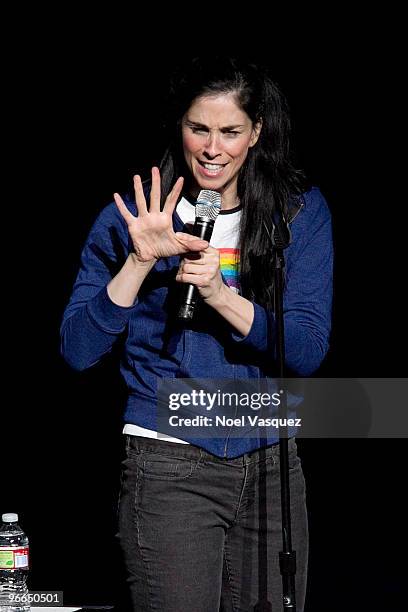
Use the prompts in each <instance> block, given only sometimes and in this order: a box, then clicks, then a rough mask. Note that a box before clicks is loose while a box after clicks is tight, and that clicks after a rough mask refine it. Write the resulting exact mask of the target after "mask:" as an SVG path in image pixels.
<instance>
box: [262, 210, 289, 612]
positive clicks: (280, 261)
mask: <svg viewBox="0 0 408 612" xmlns="http://www.w3.org/2000/svg"><path fill="white" fill-rule="evenodd" d="M264 228H265V231H266V233H267V235H268V236H269V239H270V241H271V243H272V245H273V251H274V255H273V260H272V265H273V269H274V307H275V330H276V332H275V333H276V358H277V363H278V380H279V390H280V391H281V403H280V408H279V417H280V419H286V417H287V401H286V399H287V397H286V390H285V385H284V381H283V379H284V368H285V329H284V319H283V271H284V267H285V258H284V255H283V249H285V248H286V247H287V246H289V244H290V242H291V235H290V230H289V227H288V225H287V224H286V222H284V220H283V217H282V218H280V217H279V216H278V213H275V218H274V225H273V232H272V235H271V233H270V231H269V229H268V227H267V225H266V224H264ZM282 391H283V392H282ZM279 454H280V483H281V516H282V547H283V550H282V551H280V552H279V567H280V573H281V576H282V606H283V610H290V611H291V612H296V592H295V574H296V551H294V550H292V529H291V515H290V484H289V452H288V435H287V427H280V428H279ZM264 457H265V449H264V448H262V447H261V449H260V458H261V459H262V458H264ZM264 464H265V462H264V461H260V465H264ZM258 510H259V527H260V528H259V549H258V559H259V566H260V570H261V561H262V566H263V567H264V568H266V567H267V538H266V533H267V530H266V522H267V518H265V517H266V510H267V508H266V469H260V471H259V506H258ZM263 525H264V527H265V528H263V529H261V527H262V526H263ZM261 573H262V574H263V576H261ZM266 581H267V572H261V571H259V595H260V597H259V600H258V603H257V604H256V605H255V607H254V612H272V605H271V603H270V602H269V601H268V599H267V583H266Z"/></svg>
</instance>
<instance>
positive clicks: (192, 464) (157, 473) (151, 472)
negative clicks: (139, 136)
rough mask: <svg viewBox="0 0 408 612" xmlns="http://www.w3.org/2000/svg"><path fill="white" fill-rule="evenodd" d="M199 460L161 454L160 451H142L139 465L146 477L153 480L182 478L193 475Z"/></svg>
mask: <svg viewBox="0 0 408 612" xmlns="http://www.w3.org/2000/svg"><path fill="white" fill-rule="evenodd" d="M198 463H199V460H194V461H193V460H191V459H186V458H182V457H172V456H166V455H160V454H158V453H147V452H146V453H142V454H141V456H140V457H139V467H140V468H141V470H142V471H143V475H144V477H145V478H149V479H152V480H181V479H183V478H188V477H189V476H191V474H192V473H193V471H194V470H195V468H196V467H197V466H198Z"/></svg>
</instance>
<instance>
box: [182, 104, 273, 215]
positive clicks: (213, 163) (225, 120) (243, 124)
mask: <svg viewBox="0 0 408 612" xmlns="http://www.w3.org/2000/svg"><path fill="white" fill-rule="evenodd" d="M260 128H261V125H260V124H256V125H253V123H252V121H251V119H250V118H249V117H248V115H247V114H246V113H245V112H244V111H243V110H242V109H240V108H239V107H238V106H237V103H236V102H235V98H234V94H232V93H228V94H219V95H216V96H202V97H200V98H196V100H194V102H193V103H192V105H191V106H190V108H189V109H188V111H187V112H186V114H185V115H184V117H183V120H182V136H183V151H184V158H185V160H186V163H187V166H188V168H189V169H190V172H191V174H192V176H193V179H194V183H195V185H194V186H195V187H197V188H199V189H211V190H214V191H219V192H220V193H221V195H222V208H233V207H234V206H236V205H237V181H238V173H239V170H240V168H241V166H242V164H243V163H244V161H245V158H246V156H247V154H248V150H249V148H250V147H253V146H254V144H255V143H256V141H257V140H258V137H259V133H260Z"/></svg>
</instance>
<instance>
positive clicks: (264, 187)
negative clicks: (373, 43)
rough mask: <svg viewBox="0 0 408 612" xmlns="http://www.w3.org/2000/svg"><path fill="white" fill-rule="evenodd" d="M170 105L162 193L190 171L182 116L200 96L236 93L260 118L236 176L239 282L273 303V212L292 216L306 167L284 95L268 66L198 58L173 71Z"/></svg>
mask: <svg viewBox="0 0 408 612" xmlns="http://www.w3.org/2000/svg"><path fill="white" fill-rule="evenodd" d="M169 92H170V93H169V97H168V100H167V104H166V119H165V123H166V125H167V127H169V126H170V132H171V133H170V144H169V146H168V148H167V150H166V152H165V154H164V156H163V159H162V161H161V164H160V169H161V176H162V198H163V202H164V200H165V198H166V197H167V194H168V193H169V191H170V189H171V187H172V185H173V184H174V182H175V180H176V179H177V178H178V177H179V176H181V175H182V176H186V164H185V161H184V155H183V150H182V140H181V120H182V117H183V115H184V114H185V113H186V112H187V110H188V109H189V107H190V106H191V104H192V102H193V101H194V100H195V99H196V98H198V97H201V96H205V95H217V94H227V93H233V94H234V95H235V99H236V102H237V104H238V105H239V107H240V108H241V109H242V110H243V111H244V112H245V113H246V114H247V115H248V116H249V118H250V119H251V121H252V122H253V124H255V123H257V122H259V121H262V129H261V133H260V136H259V139H258V141H257V143H256V144H255V145H254V146H253V147H251V148H250V149H249V151H248V155H247V158H246V160H245V162H244V164H243V166H242V168H241V169H240V174H239V176H238V197H239V200H240V203H241V205H242V213H241V224H240V237H239V246H240V268H239V274H240V286H241V292H242V295H243V296H244V297H247V298H248V299H251V300H255V301H257V302H258V303H260V304H262V305H264V306H266V307H268V308H273V270H272V266H271V265H270V262H271V260H272V256H273V247H272V244H271V240H270V234H271V231H269V235H268V231H267V230H266V229H265V227H266V228H269V230H271V227H272V213H273V211H274V210H278V211H280V212H281V213H282V214H283V215H284V216H285V217H287V215H288V208H289V201H290V200H291V199H292V198H296V197H299V195H300V194H301V192H302V191H303V190H304V188H305V179H304V175H303V172H301V171H299V170H296V169H295V167H294V166H293V164H292V162H291V154H290V119H289V112H288V107H287V103H286V100H285V98H284V96H283V95H282V93H281V92H280V90H279V88H278V86H277V85H276V84H275V83H274V81H273V80H272V79H271V78H270V76H269V74H268V71H267V69H265V68H261V67H259V66H257V65H254V64H252V63H249V62H246V61H242V60H240V59H234V58H225V57H224V58H214V57H211V58H210V59H201V58H195V59H194V60H192V61H191V62H190V64H189V66H188V67H185V68H184V69H183V70H182V71H180V70H178V71H177V72H175V73H174V75H173V79H172V84H171V86H170V89H169Z"/></svg>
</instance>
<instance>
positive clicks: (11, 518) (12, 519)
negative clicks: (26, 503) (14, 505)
mask: <svg viewBox="0 0 408 612" xmlns="http://www.w3.org/2000/svg"><path fill="white" fill-rule="evenodd" d="M1 520H2V521H3V523H17V522H18V514H15V513H14V512H8V513H7V514H2V515H1Z"/></svg>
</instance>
